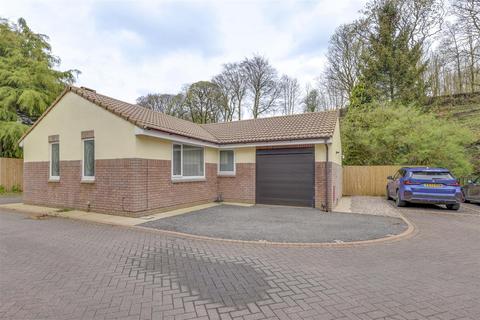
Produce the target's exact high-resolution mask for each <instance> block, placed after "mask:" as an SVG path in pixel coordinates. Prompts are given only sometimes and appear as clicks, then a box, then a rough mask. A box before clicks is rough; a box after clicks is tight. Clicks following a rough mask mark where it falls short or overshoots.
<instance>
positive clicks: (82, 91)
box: [20, 86, 337, 144]
mask: <svg viewBox="0 0 480 320" xmlns="http://www.w3.org/2000/svg"><path fill="white" fill-rule="evenodd" d="M69 91H71V92H74V93H76V94H77V95H79V96H81V97H83V98H85V99H86V100H88V101H90V102H92V103H94V104H96V105H98V106H100V107H102V108H104V109H106V110H108V111H110V112H112V113H114V114H116V115H118V116H119V117H121V118H123V119H125V120H127V121H129V122H131V123H133V124H135V125H136V126H138V127H141V128H143V129H153V130H158V131H162V132H167V133H172V134H177V135H181V136H185V137H189V138H194V139H198V140H203V141H207V142H212V143H222V144H225V143H252V142H269V141H272V142H273V141H282V140H301V139H316V138H329V137H331V136H332V135H333V132H334V130H335V124H336V121H337V112H336V111H324V112H312V113H304V114H296V115H290V116H280V117H271V118H261V119H252V120H242V121H233V122H224V123H214V124H203V125H199V124H196V123H193V122H190V121H187V120H182V119H179V118H176V117H172V116H169V115H166V114H164V113H161V112H157V111H153V110H150V109H147V108H144V107H141V106H138V105H135V104H131V103H127V102H123V101H120V100H117V99H114V98H111V97H107V96H105V95H102V94H99V93H97V92H96V91H94V90H91V89H88V88H84V87H81V88H78V87H74V86H69V87H67V88H66V89H65V91H64V92H63V93H62V95H60V97H59V98H57V100H56V101H55V102H54V103H53V104H52V105H51V106H50V108H49V109H47V111H46V112H45V113H44V114H43V115H42V116H41V117H40V119H38V120H37V122H36V123H35V124H34V125H33V126H32V127H31V128H30V130H29V131H27V132H26V133H25V134H24V136H23V137H22V138H21V139H20V141H21V140H23V138H24V137H25V136H26V135H27V134H28V133H29V132H30V131H31V130H32V129H33V128H34V127H35V125H36V124H37V123H38V122H39V121H41V119H42V118H43V117H44V116H45V115H46V114H47V113H48V112H49V111H50V110H51V109H52V108H53V107H54V106H55V104H56V103H57V102H58V101H59V100H60V99H61V98H62V97H63V96H64V95H65V94H66V93H67V92H69Z"/></svg>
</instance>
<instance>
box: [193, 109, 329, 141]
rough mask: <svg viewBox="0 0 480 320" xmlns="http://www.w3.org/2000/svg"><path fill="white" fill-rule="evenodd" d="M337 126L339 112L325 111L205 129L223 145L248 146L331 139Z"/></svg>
mask: <svg viewBox="0 0 480 320" xmlns="http://www.w3.org/2000/svg"><path fill="white" fill-rule="evenodd" d="M336 122H337V112H336V111H324V112H312V113H303V114H294V115H290V116H280V117H271V118H259V119H251V120H242V121H233V122H223V123H212V124H203V125H201V126H202V127H203V128H205V129H206V130H208V131H209V132H210V133H211V134H212V135H213V136H215V137H216V138H217V140H218V141H219V142H220V143H248V142H263V141H281V140H299V139H315V138H329V137H331V136H332V135H333V131H334V130H335V124H336Z"/></svg>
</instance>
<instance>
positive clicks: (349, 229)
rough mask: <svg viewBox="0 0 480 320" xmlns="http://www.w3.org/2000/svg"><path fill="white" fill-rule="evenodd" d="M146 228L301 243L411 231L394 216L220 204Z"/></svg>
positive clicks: (210, 235) (354, 239)
mask: <svg viewBox="0 0 480 320" xmlns="http://www.w3.org/2000/svg"><path fill="white" fill-rule="evenodd" d="M142 226H144V227H150V228H155V229H162V230H169V231H176V232H182V233H188V234H193V235H199V236H207V237H214V238H223V239H235V240H251V241H258V240H266V241H271V242H297V243H298V242H335V241H337V242H338V241H343V242H348V241H356V240H369V239H376V238H382V237H385V236H387V235H394V234H399V233H401V232H402V231H404V230H405V229H406V228H407V225H406V224H405V223H404V222H403V220H401V219H399V218H393V217H382V216H373V215H360V214H354V213H324V212H322V211H320V210H317V209H311V208H297V207H280V206H258V205H257V206H253V207H240V206H231V205H220V206H216V207H211V208H207V209H202V210H198V211H195V212H191V213H187V214H183V215H179V216H174V217H169V218H165V219H159V220H155V221H150V222H146V223H144V224H142Z"/></svg>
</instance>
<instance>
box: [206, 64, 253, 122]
mask: <svg viewBox="0 0 480 320" xmlns="http://www.w3.org/2000/svg"><path fill="white" fill-rule="evenodd" d="M212 82H213V83H215V84H216V85H217V86H218V87H219V88H220V91H221V93H222V95H223V97H224V101H225V102H226V105H225V106H224V109H225V112H224V113H225V115H224V121H232V120H233V117H234V114H235V113H236V114H237V118H238V120H241V118H242V103H243V100H244V98H245V95H246V93H247V81H246V77H245V75H244V74H243V70H242V68H241V66H240V64H239V63H227V64H224V65H223V70H222V72H221V73H220V74H218V75H216V76H215V77H213V80H212Z"/></svg>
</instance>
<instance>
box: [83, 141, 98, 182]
mask: <svg viewBox="0 0 480 320" xmlns="http://www.w3.org/2000/svg"><path fill="white" fill-rule="evenodd" d="M90 140H93V141H94V147H93V163H94V168H95V169H94V175H93V176H86V175H85V141H90ZM96 150H97V148H96V146H95V138H85V139H82V182H94V181H95V173H96V171H97V166H96V165H95V160H96V158H97V157H96V155H95V153H96Z"/></svg>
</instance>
